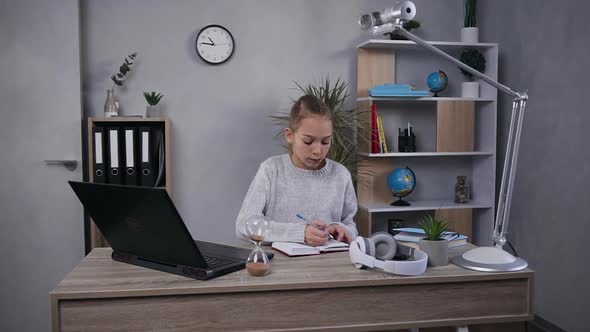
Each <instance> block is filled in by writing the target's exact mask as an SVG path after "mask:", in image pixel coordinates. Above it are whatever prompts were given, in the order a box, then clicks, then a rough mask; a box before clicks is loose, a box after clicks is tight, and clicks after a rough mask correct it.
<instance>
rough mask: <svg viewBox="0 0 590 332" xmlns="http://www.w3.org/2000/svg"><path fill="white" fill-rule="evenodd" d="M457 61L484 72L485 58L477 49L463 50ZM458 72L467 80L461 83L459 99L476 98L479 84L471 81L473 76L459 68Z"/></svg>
mask: <svg viewBox="0 0 590 332" xmlns="http://www.w3.org/2000/svg"><path fill="white" fill-rule="evenodd" d="M459 60H460V61H461V62H463V63H464V64H466V65H468V66H469V67H471V68H473V69H475V70H477V71H479V72H482V73H483V72H484V71H485V70H486V58H485V57H484V56H483V54H482V53H481V52H480V51H479V50H478V49H475V48H466V49H464V50H463V52H461V56H460V58H459ZM459 70H461V73H463V75H464V76H465V78H466V79H467V82H463V83H461V97H465V98H478V97H479V82H477V81H473V75H471V73H469V72H467V71H465V70H463V69H461V68H459Z"/></svg>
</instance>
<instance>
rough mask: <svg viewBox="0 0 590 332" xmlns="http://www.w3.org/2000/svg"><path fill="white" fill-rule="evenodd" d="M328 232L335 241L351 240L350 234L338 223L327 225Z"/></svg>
mask: <svg viewBox="0 0 590 332" xmlns="http://www.w3.org/2000/svg"><path fill="white" fill-rule="evenodd" d="M328 233H330V234H331V235H332V236H333V237H334V239H335V240H336V241H342V242H346V243H350V242H352V236H351V235H350V233H348V231H347V230H346V228H344V227H343V226H342V225H340V224H331V225H330V226H328Z"/></svg>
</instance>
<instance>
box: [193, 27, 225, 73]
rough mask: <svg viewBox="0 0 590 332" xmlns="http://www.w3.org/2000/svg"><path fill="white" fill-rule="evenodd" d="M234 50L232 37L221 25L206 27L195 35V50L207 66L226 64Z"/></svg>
mask: <svg viewBox="0 0 590 332" xmlns="http://www.w3.org/2000/svg"><path fill="white" fill-rule="evenodd" d="M234 49H235V43H234V37H233V36H232V34H231V33H230V32H229V30H227V29H226V28H224V27H222V26H221V25H217V24H212V25H208V26H206V27H204V28H203V29H201V31H199V33H198V34H197V39H196V41H195V50H196V51H197V54H198V55H199V57H200V58H201V59H203V61H205V62H206V63H208V64H211V65H219V64H222V63H224V62H226V61H227V60H229V58H231V56H232V54H233V53H234Z"/></svg>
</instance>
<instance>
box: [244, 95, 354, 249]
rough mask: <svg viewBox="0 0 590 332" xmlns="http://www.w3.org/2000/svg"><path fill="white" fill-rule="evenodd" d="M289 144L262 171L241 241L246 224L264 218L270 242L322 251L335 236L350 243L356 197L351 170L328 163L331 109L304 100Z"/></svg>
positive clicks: (296, 108) (294, 111)
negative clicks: (281, 242) (267, 226)
mask: <svg viewBox="0 0 590 332" xmlns="http://www.w3.org/2000/svg"><path fill="white" fill-rule="evenodd" d="M285 138H286V139H287V143H288V144H289V153H288V154H284V155H279V156H274V157H271V158H269V159H267V160H265V161H264V162H262V164H261V165H260V167H259V168H258V172H257V173H256V176H255V177H254V180H253V181H252V184H251V185H250V188H249V189H248V193H247V194H246V197H245V198H244V203H243V204H242V209H241V210H240V213H239V215H238V218H237V220H236V235H237V236H238V237H240V238H243V239H246V238H247V232H246V223H247V222H248V221H249V220H254V219H258V218H260V219H266V220H268V221H269V223H270V232H269V233H268V235H267V236H266V238H265V239H264V240H265V242H274V241H289V242H301V243H305V244H308V245H311V246H319V245H323V244H324V243H326V241H328V239H329V236H330V235H331V236H333V237H334V238H335V239H336V240H338V241H344V242H348V243H350V242H351V241H352V240H353V239H354V238H356V236H357V234H358V232H357V229H356V224H355V223H354V221H353V219H352V218H353V217H354V215H355V214H356V212H357V202H356V195H355V192H354V187H353V186H352V179H351V176H350V172H348V170H347V169H346V167H344V166H343V165H341V164H339V163H337V162H335V161H333V160H330V159H326V155H327V154H328V151H329V150H330V145H331V142H332V114H331V111H330V109H329V108H328V107H327V106H326V105H325V104H324V103H323V102H322V101H321V100H319V99H318V98H316V97H314V96H311V95H305V96H303V97H301V98H299V100H297V101H296V102H295V104H294V105H293V107H292V108H291V113H290V116H289V127H288V128H285ZM304 218H305V220H303V219H304Z"/></svg>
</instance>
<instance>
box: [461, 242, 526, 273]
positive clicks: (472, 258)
mask: <svg viewBox="0 0 590 332" xmlns="http://www.w3.org/2000/svg"><path fill="white" fill-rule="evenodd" d="M451 262H453V263H454V264H456V265H459V266H460V267H463V268H466V269H469V270H475V271H482V272H509V271H520V270H523V269H526V268H527V266H528V263H527V262H526V261H525V260H524V259H522V258H518V257H514V256H512V255H511V254H509V253H507V252H506V251H504V250H502V249H499V248H496V247H478V248H474V249H471V250H468V251H466V252H464V253H463V254H462V255H457V256H455V257H453V258H451Z"/></svg>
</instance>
